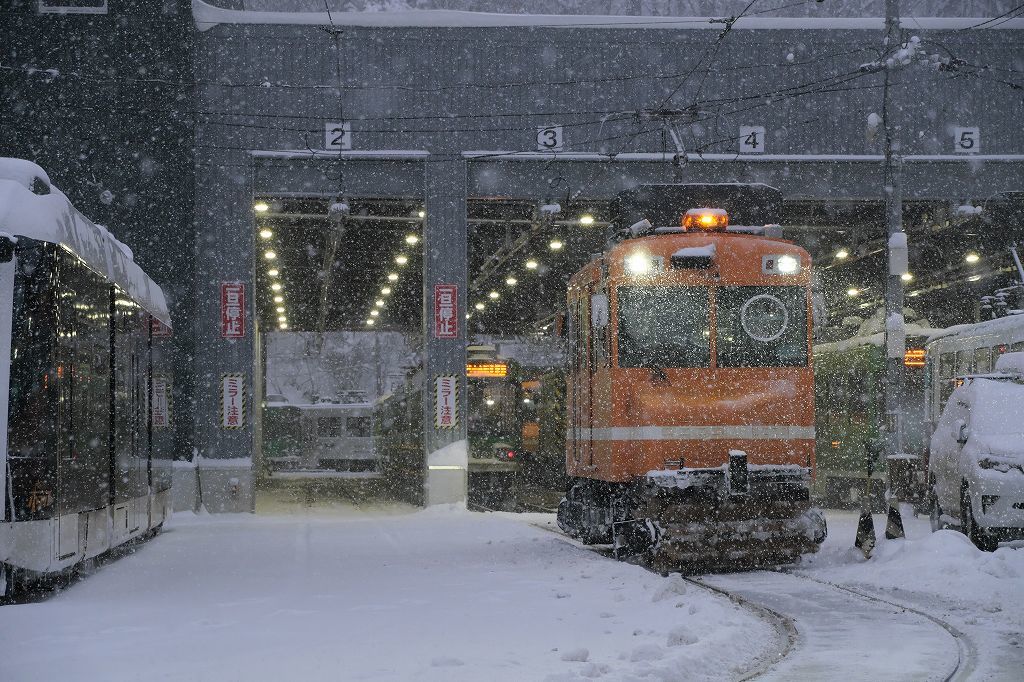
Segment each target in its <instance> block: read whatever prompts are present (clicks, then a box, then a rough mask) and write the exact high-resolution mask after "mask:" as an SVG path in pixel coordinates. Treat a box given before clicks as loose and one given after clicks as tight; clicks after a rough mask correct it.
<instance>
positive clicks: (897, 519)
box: [885, 499, 907, 540]
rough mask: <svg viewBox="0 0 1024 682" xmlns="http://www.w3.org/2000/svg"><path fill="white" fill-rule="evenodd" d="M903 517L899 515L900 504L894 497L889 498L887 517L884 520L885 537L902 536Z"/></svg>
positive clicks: (894, 537)
mask: <svg viewBox="0 0 1024 682" xmlns="http://www.w3.org/2000/svg"><path fill="white" fill-rule="evenodd" d="M906 536H907V534H906V533H904V532H903V517H902V516H900V505H899V502H897V501H896V500H895V499H892V500H889V518H888V519H887V520H886V522H885V539H886V540H895V539H896V538H904V537H906Z"/></svg>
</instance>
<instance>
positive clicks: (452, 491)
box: [423, 159, 469, 505]
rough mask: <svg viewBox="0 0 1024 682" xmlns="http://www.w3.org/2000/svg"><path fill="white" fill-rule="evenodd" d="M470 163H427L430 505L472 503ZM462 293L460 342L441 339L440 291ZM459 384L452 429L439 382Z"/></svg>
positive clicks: (425, 255)
mask: <svg viewBox="0 0 1024 682" xmlns="http://www.w3.org/2000/svg"><path fill="white" fill-rule="evenodd" d="M466 172H467V169H466V162H465V161H463V160H461V159H454V160H451V159H450V160H437V161H435V160H433V159H431V160H429V161H427V162H426V163H425V164H424V178H423V186H424V190H425V191H424V200H425V205H426V212H427V215H426V219H425V223H424V228H423V368H424V371H423V381H424V383H425V386H424V393H423V435H424V438H423V442H424V447H425V450H426V467H427V470H426V472H425V477H424V480H425V482H426V490H425V491H424V492H425V494H424V499H425V500H426V503H427V504H428V505H432V504H444V503H461V502H465V500H466V486H467V476H468V452H469V443H468V440H467V431H466V415H467V411H468V406H467V404H466V289H467V286H468V272H467V269H468V268H467V254H466V249H467V244H468V239H467V232H466V190H467V186H466ZM439 284H440V285H455V286H456V287H457V288H458V295H457V298H456V302H457V305H456V307H455V320H454V322H455V324H456V325H457V330H458V333H457V335H456V338H437V334H436V333H435V332H436V330H435V287H436V286H437V285H439ZM439 377H449V378H452V379H453V383H454V387H455V396H454V399H455V406H456V410H457V412H456V415H457V417H456V419H455V423H454V425H453V426H451V427H439V426H438V424H437V422H436V420H435V415H436V408H437V404H436V401H437V395H436V390H435V387H436V381H437V379H438V378H439Z"/></svg>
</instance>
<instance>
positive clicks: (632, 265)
mask: <svg viewBox="0 0 1024 682" xmlns="http://www.w3.org/2000/svg"><path fill="white" fill-rule="evenodd" d="M626 269H627V270H629V272H630V273H631V274H634V275H646V274H647V273H649V272H650V271H651V257H650V256H648V255H647V254H646V253H634V254H632V255H630V256H629V257H628V258H626Z"/></svg>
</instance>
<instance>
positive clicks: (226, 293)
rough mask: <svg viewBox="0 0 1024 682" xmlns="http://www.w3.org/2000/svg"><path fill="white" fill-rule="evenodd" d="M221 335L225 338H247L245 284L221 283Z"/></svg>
mask: <svg viewBox="0 0 1024 682" xmlns="http://www.w3.org/2000/svg"><path fill="white" fill-rule="evenodd" d="M220 336H221V338H223V339H241V338H245V284H244V283H242V282H221V283H220Z"/></svg>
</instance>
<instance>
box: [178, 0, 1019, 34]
mask: <svg viewBox="0 0 1024 682" xmlns="http://www.w3.org/2000/svg"><path fill="white" fill-rule="evenodd" d="M219 1H220V2H222V3H223V2H227V0H219ZM235 4H240V5H241V6H242V7H243V9H224V8H222V7H218V6H216V5H213V4H209V3H206V2H203V0H192V17H193V19H194V20H195V23H196V28H198V29H199V30H200V31H207V30H209V29H211V28H213V27H214V26H216V25H217V24H277V25H317V26H328V25H335V26H364V27H420V28H429V27H435V28H447V27H460V28H473V27H475V28H487V27H501V26H535V27H551V28H587V29H622V28H655V29H657V28H662V29H664V28H668V29H702V30H714V31H720V30H721V29H722V26H723V24H724V20H723V17H728V16H738V15H740V14H741V13H742V12H743V9H744V7H745V6H746V5H747V4H748V2H747V1H743V2H741V1H740V0H717V1H716V2H688V1H685V0H675V1H672V2H667V3H664V7H665V10H664V12H665V13H664V14H659V15H657V16H653V15H651V14H650V13H648V14H643V13H642V12H644V11H647V12H650V11H651V10H650V8H649V7H648V3H622V2H607V0H515V1H507V2H490V1H488V0H326V4H325V1H324V0H241V2H236V3H235ZM804 4H808V3H801V5H804ZM810 4H811V5H812V6H813V8H814V10H813V11H812V10H808V9H807V8H806V7H796V4H795V3H789V4H788V5H783V6H782V7H781V8H778V9H776V10H773V11H769V12H759V13H758V14H757V15H756V16H743V17H740V18H739V20H737V21H736V22H735V24H734V28H735V29H825V30H828V29H839V30H851V29H867V30H879V31H880V30H883V29H884V28H885V20H884V18H883V17H884V15H885V7H884V0H865V1H864V2H861V3H854V4H853V5H852V6H847V7H843V6H840V7H839V8H835V7H831V5H835V4H837V3H829V4H828V5H829V6H826V7H824V8H823V7H822V5H821V4H819V3H810ZM907 4H909V5H911V6H912V7H913V8H911V7H906V8H904V13H905V15H906V16H907V17H908V18H907V19H904V27H905V28H906V29H908V30H913V29H923V30H928V29H933V30H952V29H967V28H971V27H974V26H977V25H978V24H981V23H982V22H984V21H985V19H987V18H989V17H997V16H999V15H1001V14H1003V13H1004V12H1005V9H1000V7H1001V5H999V4H998V1H997V0H988V1H987V2H986V0H979V1H978V2H974V3H971V8H970V9H971V11H973V12H976V13H982V14H985V15H987V16H984V17H980V18H979V17H966V16H963V13H962V12H963V8H960V13H956V14H954V12H955V11H956V10H950V9H949V5H956V4H957V3H937V2H934V1H933V0H918V2H917V3H914V2H910V3H907ZM790 5H794V9H791V10H789V11H787V10H786V8H787V7H789V6H790ZM638 6H639V7H640V8H641V9H640V10H639V13H638V12H637V10H636V9H634V8H635V7H638ZM328 8H329V9H330V12H329V13H328V12H327V11H326V9H328ZM915 9H916V10H917V11H915ZM982 10H984V11H982ZM693 11H699V12H704V13H706V15H704V16H689V15H687V13H688V12H693ZM932 15H939V16H932ZM951 15H952V16H951ZM910 17H913V18H910ZM979 28H992V29H997V30H1005V29H1022V28H1024V19H1020V18H1006V17H1002V18H1000V19H999V21H992V22H990V23H987V24H984V25H983V26H980V27H979Z"/></svg>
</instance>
